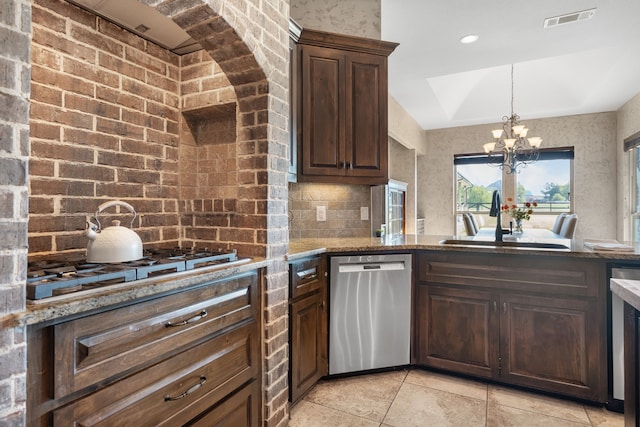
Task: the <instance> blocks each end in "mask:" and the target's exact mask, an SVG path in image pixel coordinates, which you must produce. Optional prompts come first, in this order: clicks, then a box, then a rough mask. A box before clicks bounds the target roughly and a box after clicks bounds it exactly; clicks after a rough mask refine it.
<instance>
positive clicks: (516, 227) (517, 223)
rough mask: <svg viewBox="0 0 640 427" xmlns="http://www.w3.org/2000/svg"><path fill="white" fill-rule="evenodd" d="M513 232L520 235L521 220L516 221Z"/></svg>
mask: <svg viewBox="0 0 640 427" xmlns="http://www.w3.org/2000/svg"><path fill="white" fill-rule="evenodd" d="M513 231H514V232H515V233H522V220H521V219H516V226H515V228H514V229H513Z"/></svg>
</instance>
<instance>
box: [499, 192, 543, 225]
mask: <svg viewBox="0 0 640 427" xmlns="http://www.w3.org/2000/svg"><path fill="white" fill-rule="evenodd" d="M507 202H510V203H511V202H513V199H512V198H511V197H508V198H507ZM537 206H538V203H536V202H526V203H525V204H524V206H522V207H518V205H516V204H514V203H512V204H508V203H507V204H504V205H502V211H503V212H507V213H508V214H509V215H511V216H512V217H513V219H515V220H516V221H518V222H519V221H522V220H523V219H526V220H530V219H531V214H532V213H533V208H535V207H537Z"/></svg>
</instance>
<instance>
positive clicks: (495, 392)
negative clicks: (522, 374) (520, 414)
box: [488, 385, 590, 425]
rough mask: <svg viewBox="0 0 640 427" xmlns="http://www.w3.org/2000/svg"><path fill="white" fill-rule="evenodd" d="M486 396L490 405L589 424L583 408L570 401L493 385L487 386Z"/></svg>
mask: <svg viewBox="0 0 640 427" xmlns="http://www.w3.org/2000/svg"><path fill="white" fill-rule="evenodd" d="M488 396H489V398H488V402H489V404H490V405H500V406H508V407H511V408H517V409H523V410H525V411H528V412H535V413H538V414H543V415H548V416H551V417H555V418H561V419H563V420H567V421H572V422H577V423H582V424H589V423H590V422H589V417H587V412H586V411H585V409H584V406H583V405H580V404H578V403H575V402H572V401H570V400H561V399H553V398H550V397H547V396H544V395H542V394H537V393H527V392H524V391H520V390H516V389H511V388H504V387H499V386H493V385H490V386H489V394H488ZM507 425H508V424H507ZM534 425H535V424H534Z"/></svg>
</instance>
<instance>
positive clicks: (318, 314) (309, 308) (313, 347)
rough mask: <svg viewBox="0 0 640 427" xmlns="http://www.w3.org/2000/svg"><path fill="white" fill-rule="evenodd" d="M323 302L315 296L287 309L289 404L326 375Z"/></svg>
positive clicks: (295, 303)
mask: <svg viewBox="0 0 640 427" xmlns="http://www.w3.org/2000/svg"><path fill="white" fill-rule="evenodd" d="M324 300H325V298H324V293H323V292H317V293H314V294H312V295H310V296H308V297H305V298H302V299H301V300H299V301H296V302H293V303H291V306H290V316H291V322H290V333H291V340H290V342H291V369H290V372H289V375H290V376H291V379H290V380H291V381H290V382H291V401H292V402H295V401H296V400H297V399H298V398H299V397H300V396H302V395H303V394H304V392H305V391H307V390H308V389H309V388H311V387H312V386H313V385H314V384H315V383H316V382H317V381H318V380H319V379H320V378H321V377H323V376H324V375H326V374H327V372H328V363H327V333H326V332H327V330H326V326H325V325H326V323H327V319H326V314H325V310H324V307H325V304H324Z"/></svg>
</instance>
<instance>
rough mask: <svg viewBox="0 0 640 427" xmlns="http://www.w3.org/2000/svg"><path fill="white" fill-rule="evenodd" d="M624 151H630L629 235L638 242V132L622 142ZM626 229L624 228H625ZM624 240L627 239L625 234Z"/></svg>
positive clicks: (639, 133)
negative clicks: (630, 199)
mask: <svg viewBox="0 0 640 427" xmlns="http://www.w3.org/2000/svg"><path fill="white" fill-rule="evenodd" d="M624 151H631V174H630V175H631V198H632V201H631V215H630V218H631V233H629V234H630V235H631V237H630V239H631V240H632V241H634V242H640V132H638V133H636V134H635V135H632V136H630V137H629V138H626V139H625V140H624ZM625 228H626V227H625ZM624 237H625V240H626V239H627V237H626V233H625V236H624Z"/></svg>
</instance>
